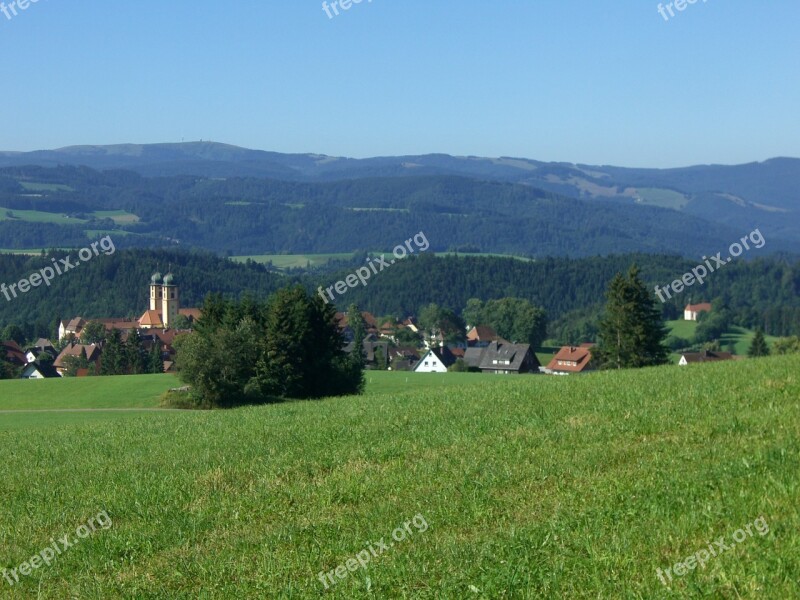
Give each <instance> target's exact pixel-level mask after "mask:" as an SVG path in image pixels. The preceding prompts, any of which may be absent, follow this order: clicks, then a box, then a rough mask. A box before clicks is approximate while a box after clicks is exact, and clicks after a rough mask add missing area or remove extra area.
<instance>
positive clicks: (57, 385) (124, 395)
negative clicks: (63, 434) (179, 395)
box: [0, 375, 183, 411]
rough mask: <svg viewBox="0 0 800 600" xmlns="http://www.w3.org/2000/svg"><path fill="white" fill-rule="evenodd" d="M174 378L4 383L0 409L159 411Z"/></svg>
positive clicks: (176, 382) (0, 390)
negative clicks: (143, 409)
mask: <svg viewBox="0 0 800 600" xmlns="http://www.w3.org/2000/svg"><path fill="white" fill-rule="evenodd" d="M181 385H183V384H182V383H181V382H180V380H179V379H178V378H177V377H175V376H174V375H134V376H127V377H86V378H76V377H65V378H63V379H61V378H59V379H41V380H38V381H28V380H24V379H16V380H11V381H0V410H3V411H7V410H43V409H51V410H52V409H82V408H157V407H158V406H159V401H160V397H161V395H162V394H163V393H164V392H166V391H167V390H168V389H170V388H173V387H180V386H181Z"/></svg>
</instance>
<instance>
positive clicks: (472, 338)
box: [467, 325, 505, 348]
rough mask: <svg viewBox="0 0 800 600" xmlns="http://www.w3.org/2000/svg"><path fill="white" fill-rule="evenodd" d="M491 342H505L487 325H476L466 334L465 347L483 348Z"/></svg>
mask: <svg viewBox="0 0 800 600" xmlns="http://www.w3.org/2000/svg"><path fill="white" fill-rule="evenodd" d="M492 342H505V340H504V339H503V338H501V337H500V336H499V335H497V332H496V331H495V330H494V329H493V328H492V327H489V326H488V325H477V326H475V327H473V328H472V329H470V330H469V332H468V333H467V346H475V347H478V348H485V347H486V346H488V345H489V344H491V343H492Z"/></svg>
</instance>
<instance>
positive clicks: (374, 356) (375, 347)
mask: <svg viewBox="0 0 800 600" xmlns="http://www.w3.org/2000/svg"><path fill="white" fill-rule="evenodd" d="M355 347H356V343H355V340H354V341H351V342H349V343H348V344H346V345H345V347H344V351H345V352H346V353H347V354H350V353H352V352H353V350H354V349H355ZM361 351H362V355H363V357H364V366H365V367H366V368H367V369H376V368H381V367H384V366H388V365H389V342H381V341H379V340H378V338H377V336H375V334H370V335H368V336H366V337H365V338H364V340H363V341H362V342H361ZM380 356H382V357H383V359H382V360H380V361H379V360H378V359H379V357H380Z"/></svg>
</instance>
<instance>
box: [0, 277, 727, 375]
mask: <svg viewBox="0 0 800 600" xmlns="http://www.w3.org/2000/svg"><path fill="white" fill-rule="evenodd" d="M148 295H149V305H148V308H147V309H146V310H145V311H144V312H143V313H142V315H141V316H140V317H139V318H138V319H129V318H128V319H126V318H113V317H100V318H84V317H81V316H75V317H73V318H71V319H69V320H62V321H60V324H59V330H58V339H57V340H56V341H55V342H53V341H51V340H49V339H45V338H40V339H38V340H37V341H36V342H35V343H33V344H31V345H28V346H26V347H23V346H21V345H20V343H19V342H18V341H15V340H3V341H0V358H2V360H4V361H5V362H6V363H8V364H9V365H10V366H11V367H12V368H13V369H16V370H17V372H18V373H19V378H21V379H50V378H57V377H86V376H92V375H102V374H108V372H107V371H104V369H103V354H104V350H105V349H106V347H107V343H108V342H106V337H107V335H106V334H109V333H111V332H118V334H119V335H118V339H119V341H120V342H121V343H122V344H128V345H133V344H134V341H135V348H136V352H138V353H139V354H141V356H142V360H141V361H139V362H140V364H141V365H142V366H141V367H140V368H138V369H135V370H133V372H136V373H139V372H150V373H158V372H164V373H175V372H176V362H175V357H176V349H175V346H174V342H175V339H176V337H177V336H179V335H182V334H191V333H192V330H193V325H194V323H195V322H197V321H198V320H199V319H200V318H201V316H202V310H201V309H199V308H185V307H181V305H180V289H179V286H178V283H177V280H176V277H175V275H174V274H172V273H167V274H166V275H163V276H162V274H161V273H158V272H157V273H154V274H153V276H152V277H151V280H150V282H149V284H148ZM711 311H712V306H711V304H710V303H699V304H688V305H687V306H686V307H685V309H684V320H686V321H697V320H698V319H699V318H700V315H701V314H702V313H708V312H711ZM361 318H362V326H363V333H364V337H363V339H362V340H361V343H360V345H361V349H362V353H363V356H364V365H365V368H366V369H369V370H388V371H408V372H413V373H447V372H448V371H460V372H465V371H468V372H481V373H490V374H496V375H524V374H545V375H576V374H583V373H589V372H591V371H593V370H595V365H594V364H593V362H592V348H593V346H595V344H594V343H593V342H582V343H577V344H575V345H566V346H562V347H560V348H558V349H557V350H556V351H555V353H554V354H553V356H552V359H551V360H550V361H549V362H546V364H542V363H541V362H540V360H539V358H537V354H536V352H535V350H536V349H535V348H532V347H531V345H530V344H524V343H514V342H510V341H508V340H506V339H504V338H503V337H501V336H500V335H498V333H497V332H496V331H495V329H494V328H492V327H491V326H489V325H485V324H468V325H467V330H466V335H465V336H463V341H459V342H456V343H446V341H445V339H444V337H443V335H442V333H441V332H439V331H436V330H424V329H423V328H422V327H421V325H420V323H419V320H418V319H417V318H415V317H413V316H408V317H406V318H405V319H403V320H402V321H398V320H395V319H392V318H388V319H383V320H382V322H381V321H379V320H378V319H377V318H376V317H375V316H374V315H373V314H371V313H369V312H366V311H362V312H361ZM335 319H336V323H337V325H338V327H339V330H340V332H341V333H342V335H343V338H344V340H345V346H344V347H343V350H344V351H345V352H346V353H348V354H349V353H351V352H353V351H354V350H355V348H356V346H357V344H356V340H355V336H356V333H355V329H356V328H354V327H353V326H352V324H351V319H350V315H348V313H346V312H337V313H336V317H335ZM409 340H413V341H415V342H416V343H410V341H409ZM735 358H737V357H736V356H734V355H733V354H732V353H731V352H722V351H716V350H701V351H699V352H683V353H681V354H680V358H679V360H678V365H681V366H685V365H688V364H692V363H706V362H717V361H725V360H734V359H735Z"/></svg>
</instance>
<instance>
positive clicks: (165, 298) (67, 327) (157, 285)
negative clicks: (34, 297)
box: [58, 272, 202, 340]
mask: <svg viewBox="0 0 800 600" xmlns="http://www.w3.org/2000/svg"><path fill="white" fill-rule="evenodd" d="M149 300H150V303H149V308H148V309H147V310H146V311H145V312H144V314H143V315H142V316H141V317H139V318H138V319H124V318H119V319H117V318H102V319H83V318H82V317H75V318H74V319H72V320H70V321H61V322H60V324H59V328H58V339H59V340H63V339H65V338H69V337H74V338H79V337H80V335H81V331H83V328H84V327H85V326H86V324H87V323H89V322H90V321H95V322H99V323H102V324H103V325H104V326H105V328H106V330H111V329H120V330H123V331H131V330H133V329H154V330H159V329H161V330H168V329H175V326H176V323H178V317H181V316H182V317H186V320H188V321H189V323H194V322H195V321H197V320H198V319H199V318H200V316H201V314H202V311H201V310H200V309H199V308H181V304H180V289H179V288H178V283H177V281H176V279H175V275H173V274H172V273H167V274H166V275H164V276H162V275H161V273H158V272H156V273H154V274H153V276H152V277H151V278H150V288H149ZM181 321H183V322H184V326H185V322H186V321H185V320H184V319H181Z"/></svg>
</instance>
